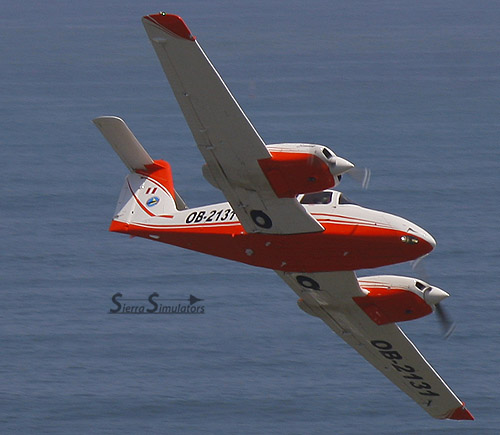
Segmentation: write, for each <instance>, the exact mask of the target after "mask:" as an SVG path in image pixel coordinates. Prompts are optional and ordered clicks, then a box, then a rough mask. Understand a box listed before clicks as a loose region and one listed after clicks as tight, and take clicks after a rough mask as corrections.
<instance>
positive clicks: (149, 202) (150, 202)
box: [146, 196, 160, 207]
mask: <svg viewBox="0 0 500 435" xmlns="http://www.w3.org/2000/svg"><path fill="white" fill-rule="evenodd" d="M159 202H160V198H158V197H157V196H153V197H152V198H149V199H148V200H147V201H146V205H147V206H148V207H153V206H155V205H156V204H158V203H159Z"/></svg>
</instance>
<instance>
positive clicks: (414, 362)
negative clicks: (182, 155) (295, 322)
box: [94, 13, 473, 420]
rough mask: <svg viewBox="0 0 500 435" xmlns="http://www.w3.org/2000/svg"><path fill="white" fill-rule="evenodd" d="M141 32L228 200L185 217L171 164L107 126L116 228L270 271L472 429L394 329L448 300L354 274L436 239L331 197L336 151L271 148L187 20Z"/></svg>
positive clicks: (154, 24)
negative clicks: (116, 187) (117, 182)
mask: <svg viewBox="0 0 500 435" xmlns="http://www.w3.org/2000/svg"><path fill="white" fill-rule="evenodd" d="M143 24H144V27H145V29H146V32H147V34H148V37H149V39H150V41H151V43H152V45H153V48H154V50H155V51H156V54H157V55H158V58H159V60H160V63H161V66H162V68H163V70H164V72H165V75H166V77H167V79H168V81H169V83H170V85H171V87H172V90H173V92H174V95H175V98H176V99H177V102H178V103H179V105H180V107H181V109H182V112H183V114H184V116H185V118H186V121H187V123H188V126H189V128H190V129H191V132H192V134H193V137H194V140H195V142H196V144H197V146H198V149H199V151H200V152H201V154H202V155H203V157H204V159H205V161H206V165H205V166H204V167H203V175H204V176H205V178H206V179H207V181H209V182H210V184H212V185H213V186H215V187H217V188H218V189H220V190H221V191H222V192H223V194H224V195H225V197H226V198H227V202H225V203H221V204H214V205H209V206H204V207H197V208H188V207H187V206H186V204H185V202H184V201H183V200H182V198H181V197H180V195H179V194H178V192H177V191H176V190H175V188H174V182H173V179H172V172H171V170H170V165H169V164H168V163H167V162H164V161H163V160H153V159H152V158H151V157H150V156H149V154H148V153H147V151H146V150H145V149H144V148H143V147H142V145H141V144H140V142H139V141H138V140H137V138H136V137H135V136H134V135H133V133H132V132H131V131H130V129H129V128H128V127H127V126H126V124H125V122H124V121H123V120H121V119H119V118H116V117H109V116H108V117H100V118H96V119H95V120H94V122H95V124H96V126H97V127H98V128H99V129H100V131H101V132H102V134H103V135H104V137H105V138H106V139H107V140H108V141H109V142H110V144H111V145H112V147H113V149H114V150H115V151H116V153H117V154H118V156H119V157H120V158H121V159H122V161H123V162H124V164H125V165H126V166H127V168H128V169H129V171H130V173H129V175H128V176H127V178H126V180H125V183H124V186H123V188H122V192H121V194H120V197H119V200H118V204H117V208H116V211H115V214H114V217H113V220H112V223H111V226H110V230H111V231H114V232H120V233H125V234H129V235H131V236H139V237H144V238H148V239H151V240H155V241H160V242H165V243H169V244H172V245H176V246H181V247H184V248H187V249H191V250H195V251H199V252H202V253H206V254H211V255H215V256H219V257H223V258H226V259H230V260H234V261H239V262H243V263H246V264H250V265H254V266H259V267H264V268H268V269H272V270H274V271H275V272H276V273H277V274H278V275H279V276H280V277H281V278H282V279H283V280H284V281H285V282H286V283H287V284H288V285H289V286H290V287H291V288H292V290H293V291H294V292H295V293H296V294H297V296H298V298H299V300H298V305H299V307H300V308H301V309H302V310H303V311H305V312H306V313H307V314H310V315H312V316H315V317H319V318H320V319H321V320H323V321H324V322H325V323H326V324H327V325H328V326H329V327H330V328H331V329H332V330H333V331H335V332H336V333H337V334H338V335H339V336H340V337H341V338H342V339H343V340H345V341H346V342H347V343H348V344H350V345H351V346H353V347H354V349H356V351H357V352H359V353H360V354H361V355H362V356H363V357H364V358H366V360H367V361H368V362H370V363H371V364H372V365H373V366H374V367H376V368H377V369H378V370H380V371H381V373H383V374H384V375H385V376H386V377H387V378H388V379H389V380H390V381H392V382H393V383H394V384H395V385H396V386H398V387H399V388H400V389H401V390H402V391H403V392H405V393H406V394H407V395H408V396H409V397H410V398H412V399H413V400H414V401H415V402H417V403H418V404H419V405H420V406H421V407H422V408H423V409H424V410H425V411H426V412H427V413H429V414H430V415H431V416H433V417H435V418H439V419H443V418H448V419H456V420H471V419H473V417H472V414H471V413H470V412H469V411H468V410H467V409H466V408H465V406H464V405H463V403H462V402H461V401H460V399H459V398H458V397H457V396H456V395H455V394H454V393H453V391H452V390H451V389H450V388H449V387H448V386H447V385H446V383H445V382H444V381H443V380H442V379H441V377H440V376H439V375H438V374H437V373H436V372H435V370H434V369H433V368H432V367H431V366H430V364H429V363H428V362H427V361H426V360H425V358H424V357H423V356H422V354H420V352H419V351H418V350H417V348H416V347H415V346H414V345H413V343H412V342H411V341H410V340H409V339H408V338H407V337H406V335H405V334H404V333H403V332H402V331H401V329H400V328H399V327H398V325H397V324H396V322H401V321H407V320H412V319H416V318H419V317H422V316H424V315H427V314H429V313H431V312H433V311H434V310H435V309H436V307H438V305H439V304H440V302H441V300H443V299H444V298H445V297H447V296H448V294H447V293H446V292H444V291H442V290H440V289H438V288H437V287H433V286H431V285H429V284H428V283H425V282H423V281H421V280H418V279H415V278H410V277H401V276H392V275H390V276H388V275H383V276H372V277H363V278H360V279H358V278H357V277H356V274H355V270H358V269H365V268H374V267H379V266H386V265H390V264H395V263H400V262H404V261H410V260H415V259H417V258H420V257H422V256H423V255H426V254H427V253H429V252H430V251H432V250H433V248H434V247H435V245H436V242H435V240H434V239H433V237H432V236H431V235H430V234H429V233H428V232H427V231H425V230H424V229H422V228H420V227H419V226H417V225H415V224H414V223H412V222H410V221H408V220H406V219H403V218H401V217H398V216H395V215H392V214H389V213H385V212H381V211H376V210H370V209H367V208H364V207H361V206H359V205H357V204H353V203H351V202H350V201H349V200H348V199H347V198H346V197H345V196H344V195H342V193H340V192H339V191H337V190H333V188H335V187H337V186H338V184H339V182H340V179H341V176H342V175H343V174H344V173H348V172H349V171H352V170H353V166H354V165H353V164H352V163H351V162H349V161H348V160H346V159H343V158H341V157H339V156H337V155H336V154H335V153H334V152H333V151H332V150H331V149H330V148H329V147H326V146H324V145H318V144H304V143H295V144H294V143H283V144H266V143H265V142H264V141H263V140H262V138H261V137H260V136H259V134H258V133H257V131H256V130H255V128H254V127H253V125H252V124H251V123H250V121H249V120H248V118H247V117H246V115H245V113H244V112H243V111H242V109H241V108H240V106H239V105H238V103H237V102H236V100H235V99H234V97H233V96H232V94H231V93H230V91H229V90H228V88H227V87H226V85H225V84H224V82H223V81H222V79H221V77H220V75H219V74H218V73H217V71H216V70H215V68H214V67H213V65H212V64H211V63H210V61H209V59H208V57H207V56H206V55H205V53H204V52H203V50H202V48H201V47H200V45H199V44H198V42H197V40H196V38H195V37H194V36H193V34H192V32H191V31H190V30H189V28H188V27H187V25H186V24H185V22H184V21H183V20H182V18H180V17H179V16H177V15H171V14H166V13H160V14H154V15H148V16H146V17H144V18H143ZM187 42H189V43H187Z"/></svg>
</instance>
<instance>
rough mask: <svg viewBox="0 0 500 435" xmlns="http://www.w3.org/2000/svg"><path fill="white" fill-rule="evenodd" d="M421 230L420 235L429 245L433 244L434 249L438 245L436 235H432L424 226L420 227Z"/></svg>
mask: <svg viewBox="0 0 500 435" xmlns="http://www.w3.org/2000/svg"><path fill="white" fill-rule="evenodd" d="M420 231H421V234H419V235H420V237H421V238H422V239H424V240H425V241H426V242H427V243H428V244H429V245H431V247H432V249H434V248H435V247H436V244H437V242H436V239H435V238H434V237H432V236H431V235H430V234H429V233H428V232H427V231H425V230H423V229H422V228H420ZM432 249H431V250H432Z"/></svg>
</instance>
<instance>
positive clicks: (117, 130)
mask: <svg viewBox="0 0 500 435" xmlns="http://www.w3.org/2000/svg"><path fill="white" fill-rule="evenodd" d="M93 122H94V124H95V125H96V126H97V128H98V129H99V130H100V131H101V133H102V135H103V136H104V137H105V138H106V140H107V141H108V142H109V143H110V145H111V146H112V147H113V149H114V150H115V152H116V154H118V156H119V157H120V159H122V161H123V163H125V166H127V168H129V169H130V171H132V172H134V171H135V170H136V169H142V170H144V169H146V165H150V164H152V163H153V159H152V158H151V157H150V155H149V154H148V153H147V151H146V150H145V149H144V148H143V146H142V145H141V144H140V143H139V141H138V140H137V138H136V137H135V136H134V133H132V132H131V131H130V129H129V128H128V127H127V124H125V121H124V120H123V119H121V118H118V117H116V116H100V117H99V118H96V119H94V120H93Z"/></svg>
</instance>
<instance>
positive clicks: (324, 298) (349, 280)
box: [276, 271, 472, 420]
mask: <svg viewBox="0 0 500 435" xmlns="http://www.w3.org/2000/svg"><path fill="white" fill-rule="evenodd" d="M276 272H277V273H278V275H279V276H280V277H281V278H282V279H283V280H284V281H285V282H286V283H287V284H288V285H289V286H290V287H291V288H292V289H293V290H294V291H295V293H297V295H298V296H299V298H300V299H299V301H298V304H299V306H300V307H301V308H302V309H303V310H304V311H306V312H307V313H309V314H311V315H313V316H317V317H319V318H320V319H321V320H323V321H324V322H325V323H326V324H327V325H328V326H329V327H330V328H331V329H332V330H333V331H334V332H336V333H337V334H338V335H339V336H340V337H341V338H342V339H343V340H344V341H345V342H346V343H348V344H349V345H351V346H352V347H353V348H354V349H355V350H356V351H357V352H358V353H360V354H361V355H362V356H363V357H364V358H366V359H367V360H368V362H370V363H371V364H372V365H373V366H374V367H375V368H377V369H378V370H379V371H380V372H382V374H384V375H385V376H386V377H387V378H388V379H389V380H390V381H392V382H393V383H394V384H395V385H396V386H398V387H399V388H400V389H401V390H402V391H404V392H405V393H406V394H407V395H408V396H409V397H411V398H412V399H413V400H414V401H415V402H417V403H418V404H419V405H420V406H421V407H422V408H423V409H424V410H425V411H426V412H427V413H429V414H430V415H431V416H432V417H434V418H440V419H445V418H451V419H460V420H461V419H472V415H471V414H470V413H469V411H467V409H466V408H465V407H464V405H463V403H462V402H461V401H460V399H459V398H458V397H457V396H456V395H455V393H453V391H452V390H451V389H450V388H449V387H448V385H446V383H445V382H444V381H443V379H441V377H440V376H439V375H438V373H437V372H436V371H435V370H434V369H433V368H432V367H431V365H430V364H429V363H428V362H427V361H426V360H425V358H424V357H423V355H422V354H421V353H420V352H419V351H418V349H417V348H416V347H415V345H414V344H413V343H412V342H411V341H410V340H409V339H408V337H407V336H406V335H405V334H404V333H403V331H402V330H401V329H400V328H399V327H398V326H397V325H396V324H394V323H391V324H386V325H377V324H375V323H374V322H373V321H372V320H371V319H370V318H369V317H368V316H367V315H366V314H365V312H364V311H363V310H361V308H360V307H359V306H358V305H357V304H356V303H355V302H354V301H353V299H352V298H353V297H362V296H366V292H365V291H364V290H363V289H361V287H360V286H359V284H358V280H357V278H356V275H355V273H354V272H321V273H307V274H301V273H287V272H281V271H276Z"/></svg>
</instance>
